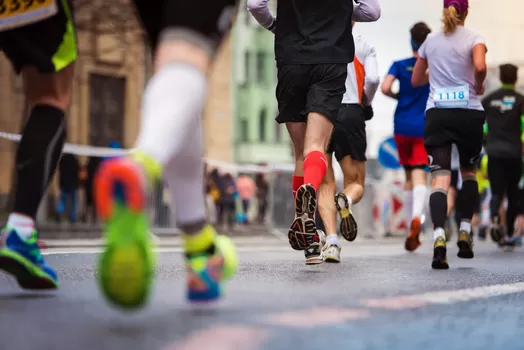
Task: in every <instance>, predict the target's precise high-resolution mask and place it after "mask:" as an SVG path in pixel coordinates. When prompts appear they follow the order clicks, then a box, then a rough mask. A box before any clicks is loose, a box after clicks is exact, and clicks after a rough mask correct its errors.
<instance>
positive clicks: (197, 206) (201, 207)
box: [164, 117, 206, 233]
mask: <svg viewBox="0 0 524 350" xmlns="http://www.w3.org/2000/svg"><path fill="white" fill-rule="evenodd" d="M182 141H183V142H184V147H183V148H182V149H181V150H180V151H179V152H178V154H177V155H176V156H175V157H173V158H172V159H171V160H170V161H169V163H168V164H167V166H166V168H165V170H164V179H165V180H166V182H167V186H168V189H169V197H170V200H171V206H172V207H173V210H174V214H175V220H176V224H177V225H178V226H179V227H181V228H184V227H187V226H190V225H194V224H198V223H203V222H205V221H206V201H205V196H204V145H203V142H202V129H201V122H200V117H199V118H196V119H194V120H193V122H192V123H191V124H189V128H188V129H186V135H185V137H183V138H182ZM185 233H191V232H185Z"/></svg>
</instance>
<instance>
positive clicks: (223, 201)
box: [218, 173, 238, 230]
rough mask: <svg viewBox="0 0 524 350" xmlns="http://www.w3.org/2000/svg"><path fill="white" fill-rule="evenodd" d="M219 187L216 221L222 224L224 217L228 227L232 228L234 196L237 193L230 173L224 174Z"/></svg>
mask: <svg viewBox="0 0 524 350" xmlns="http://www.w3.org/2000/svg"><path fill="white" fill-rule="evenodd" d="M220 187H221V188H220V213H219V217H218V223H219V224H220V225H224V224H225V223H224V219H226V220H227V225H228V227H229V229H230V230H232V229H233V228H234V225H235V221H236V197H237V195H238V193H237V187H236V184H235V179H233V176H232V175H231V174H230V173H226V174H224V176H223V177H222V179H221V186H220Z"/></svg>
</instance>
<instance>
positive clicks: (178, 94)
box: [96, 0, 236, 308]
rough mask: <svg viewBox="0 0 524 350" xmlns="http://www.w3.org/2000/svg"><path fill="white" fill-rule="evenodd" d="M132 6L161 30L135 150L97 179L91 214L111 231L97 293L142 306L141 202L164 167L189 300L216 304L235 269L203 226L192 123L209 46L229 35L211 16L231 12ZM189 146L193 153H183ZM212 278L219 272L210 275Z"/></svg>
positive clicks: (146, 247) (146, 284)
mask: <svg viewBox="0 0 524 350" xmlns="http://www.w3.org/2000/svg"><path fill="white" fill-rule="evenodd" d="M135 5H136V6H137V9H138V10H139V13H140V14H141V17H142V21H143V22H144V25H145V27H146V30H147V31H148V32H155V31H157V28H158V25H160V26H161V29H160V30H158V33H160V34H159V36H160V38H159V40H158V47H157V48H156V55H155V75H154V76H153V78H152V79H151V80H150V81H149V83H148V85H147V87H146V90H145V92H144V96H143V102H142V121H141V127H140V132H139V135H138V139H137V142H136V149H137V152H136V153H135V154H134V155H133V156H132V157H131V159H115V160H111V161H109V162H106V163H105V164H104V165H102V168H101V169H100V172H99V174H98V177H97V184H96V187H97V189H96V193H97V207H98V210H99V212H100V213H101V216H102V217H103V218H104V219H105V221H106V222H107V223H108V224H109V226H108V231H107V238H108V241H109V242H108V243H109V244H108V248H107V249H106V251H105V254H104V255H103V256H102V259H101V265H100V270H101V284H102V289H103V291H104V293H105V295H106V296H107V297H108V298H109V300H110V301H112V302H113V303H115V304H117V305H119V306H122V307H129V308H135V307H139V306H141V305H143V304H144V302H145V301H146V300H147V297H148V294H149V290H150V286H151V282H152V277H153V266H154V262H153V257H152V252H151V244H150V237H149V233H148V220H147V215H146V214H145V212H144V209H145V208H144V207H145V202H146V199H145V196H146V190H147V189H148V187H149V186H151V185H152V182H153V181H155V180H158V179H159V178H160V177H161V174H162V172H163V169H166V172H165V177H166V180H167V183H168V187H169V188H170V189H171V191H172V194H173V195H172V200H173V202H174V207H176V208H177V209H176V210H177V214H176V216H177V219H178V220H177V224H178V226H179V227H180V228H181V229H182V231H183V232H184V235H183V238H184V247H185V253H186V258H187V267H188V292H187V296H188V299H189V300H190V301H201V300H214V299H216V298H218V297H220V292H221V288H220V283H221V280H222V279H223V278H224V279H227V278H229V277H231V276H232V274H233V273H234V271H235V269H236V253H235V250H234V246H233V243H232V242H231V241H230V240H229V239H227V238H225V237H221V236H217V234H216V232H215V230H214V228H213V227H212V226H211V225H208V224H207V223H206V211H205V198H204V193H203V188H204V179H203V175H204V174H203V169H204V163H203V157H202V156H203V145H202V142H201V129H200V122H199V119H200V117H201V112H202V109H203V106H204V103H205V97H206V93H207V74H208V71H209V69H210V65H211V62H212V56H213V54H214V51H215V48H216V44H217V42H216V40H215V39H216V38H222V37H223V36H224V34H225V33H224V31H226V30H228V29H229V28H227V27H224V28H218V27H217V26H220V25H222V22H223V21H219V19H222V18H223V17H224V16H226V15H227V16H230V17H231V16H232V15H233V14H234V5H235V1H234V0H223V1H216V2H212V3H208V2H207V1H204V0H200V1H193V2H191V3H185V2H182V1H173V0H172V1H164V2H163V4H158V3H157V7H156V9H157V10H158V9H159V11H153V10H151V12H146V11H145V9H146V8H148V6H152V5H151V4H150V3H149V1H144V0H135ZM203 7H205V8H206V12H205V15H204V14H203V13H202V11H201V9H202V8H203ZM148 11H149V10H148ZM154 16H159V17H154ZM155 26H156V27H155ZM190 140H191V146H192V147H188V146H187V142H189V141H190ZM115 186H116V188H117V189H118V191H116V192H115V190H114V188H115ZM182 196H184V197H182ZM116 218H118V220H115V219H116ZM118 269H122V270H125V273H122V272H118V271H119V270H118ZM211 271H219V272H220V273H219V274H218V275H217V276H215V275H213V276H211V277H209V276H210V275H209V274H210V273H211Z"/></svg>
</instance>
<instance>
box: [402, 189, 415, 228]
mask: <svg viewBox="0 0 524 350" xmlns="http://www.w3.org/2000/svg"><path fill="white" fill-rule="evenodd" d="M404 210H405V212H406V218H407V220H408V223H409V222H411V214H412V213H413V191H404Z"/></svg>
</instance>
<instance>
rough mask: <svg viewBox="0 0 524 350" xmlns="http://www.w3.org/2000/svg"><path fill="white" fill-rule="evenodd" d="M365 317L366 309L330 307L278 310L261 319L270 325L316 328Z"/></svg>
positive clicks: (366, 315)
mask: <svg viewBox="0 0 524 350" xmlns="http://www.w3.org/2000/svg"><path fill="white" fill-rule="evenodd" d="M367 317H369V311H367V310H363V309H343V308H335V307H332V308H316V309H312V310H305V311H296V312H280V313H276V314H272V315H269V316H268V317H264V319H263V320H262V321H263V322H265V323H267V324H269V325H272V326H284V327H292V328H316V327H322V326H329V325H333V324H337V323H341V322H345V321H350V320H357V319H361V318H367Z"/></svg>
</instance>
